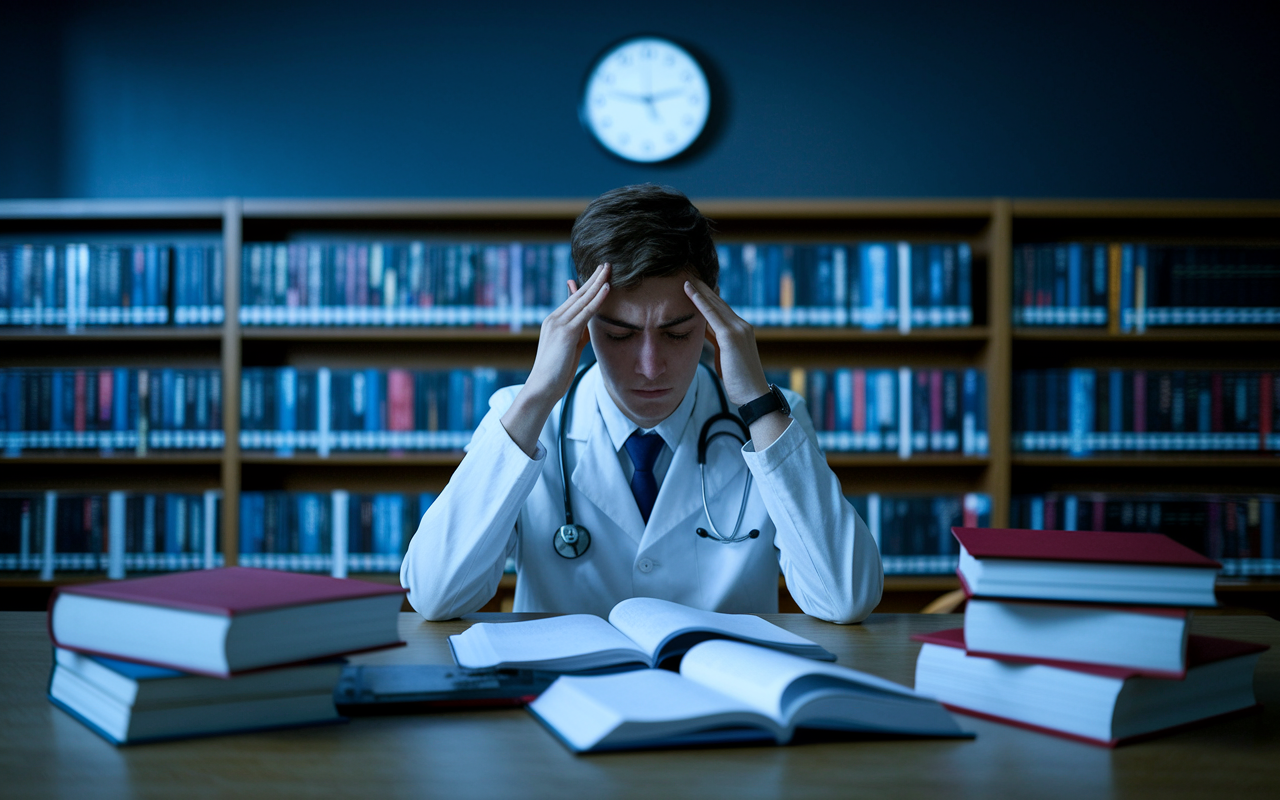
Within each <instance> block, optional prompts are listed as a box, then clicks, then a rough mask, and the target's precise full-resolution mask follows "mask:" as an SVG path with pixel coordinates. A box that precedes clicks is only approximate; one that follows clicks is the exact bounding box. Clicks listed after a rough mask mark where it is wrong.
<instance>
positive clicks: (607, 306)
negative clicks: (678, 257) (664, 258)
mask: <svg viewBox="0 0 1280 800" xmlns="http://www.w3.org/2000/svg"><path fill="white" fill-rule="evenodd" d="M685 280H686V278H685V276H684V275H668V276H666V277H662V278H646V279H645V280H644V282H642V283H641V284H640V285H639V286H635V287H633V288H630V289H615V290H613V291H611V292H609V296H608V297H607V298H606V299H605V301H604V303H603V304H602V305H601V307H600V311H599V316H602V317H608V318H610V319H615V320H618V321H619V322H626V323H629V324H631V325H660V324H662V323H664V322H668V321H670V320H673V319H676V318H678V317H684V316H688V315H689V314H694V315H695V316H697V317H699V318H700V315H698V313H697V308H696V307H695V306H694V305H693V301H692V300H690V299H689V296H688V295H687V294H685V293H684V282H685Z"/></svg>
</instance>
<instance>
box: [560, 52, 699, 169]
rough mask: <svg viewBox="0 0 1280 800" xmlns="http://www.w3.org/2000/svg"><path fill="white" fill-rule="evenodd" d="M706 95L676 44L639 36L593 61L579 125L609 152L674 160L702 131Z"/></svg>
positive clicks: (694, 69)
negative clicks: (583, 126)
mask: <svg viewBox="0 0 1280 800" xmlns="http://www.w3.org/2000/svg"><path fill="white" fill-rule="evenodd" d="M710 110H711V93H710V89H709V87H708V86H707V76H706V75H705V74H704V73H703V71H702V67H701V66H699V65H698V62H697V61H696V60H695V59H694V58H693V56H691V55H689V53H688V52H687V51H686V50H685V49H684V48H682V47H680V46H679V45H676V44H673V43H672V42H670V41H668V40H666V39H660V38H658V37H655V36H641V37H636V38H634V39H627V40H626V41H624V42H622V43H620V44H618V45H616V46H615V47H613V48H612V49H610V50H609V51H608V52H607V53H605V54H604V55H603V56H601V57H600V59H599V60H598V61H596V63H595V65H594V66H592V68H591V73H590V74H589V75H588V76H587V84H586V88H585V89H584V90H583V95H582V109H581V114H582V123H583V124H584V125H586V127H587V130H589V131H591V134H592V135H593V136H595V137H596V139H597V140H598V141H599V142H600V144H602V145H604V147H605V149H607V150H608V151H609V152H611V153H613V154H615V155H617V156H621V157H622V158H625V159H627V160H628V161H639V162H643V163H653V162H655V161H665V160H666V159H668V158H672V157H673V156H676V155H679V154H680V153H683V152H684V151H685V150H687V149H688V148H689V145H691V144H693V143H694V142H695V141H696V140H697V138H698V136H699V134H701V133H702V131H703V129H704V128H706V126H707V117H708V115H709V113H710Z"/></svg>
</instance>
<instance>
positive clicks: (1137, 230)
mask: <svg viewBox="0 0 1280 800" xmlns="http://www.w3.org/2000/svg"><path fill="white" fill-rule="evenodd" d="M585 202H586V201H585V200H533V199H531V200H463V201H448V200H431V201H423V200H289V199H252V198H246V199H238V198H230V199H219V200H136V201H135V200H101V201H99V200H49V201H3V202H0V237H7V239H8V240H10V241H16V240H17V238H21V237H28V238H30V239H33V240H35V239H39V238H40V237H64V238H65V237H68V236H85V237H91V236H114V237H122V236H128V237H134V238H136V239H139V240H143V239H148V238H156V237H160V238H163V237H165V236H171V235H193V234H198V235H207V236H216V237H219V238H220V240H221V242H222V245H223V252H224V257H223V268H224V270H225V277H224V281H223V287H224V288H223V302H224V307H225V315H224V322H222V323H221V324H219V325H205V326H185V327H173V326H161V327H152V328H96V327H88V328H80V329H79V330H77V331H75V332H74V333H69V332H64V331H60V330H57V329H50V328H0V341H3V344H4V346H3V347H0V351H3V355H0V367H57V366H68V367H69V366H77V367H95V366H99V367H107V366H111V367H120V366H134V367H158V366H165V365H173V366H179V365H180V366H184V367H216V368H219V369H220V370H221V373H222V387H223V389H222V392H223V394H222V402H223V408H224V409H229V410H236V409H239V408H240V396H239V394H240V388H241V384H240V377H241V375H242V374H243V370H245V369H248V368H252V367H281V366H292V367H299V368H306V367H319V366H327V367H332V368H343V367H350V368H354V367H364V366H377V367H381V368H412V369H447V368H456V367H465V366H470V365H473V364H481V363H482V364H485V365H491V366H495V367H498V368H512V369H516V368H524V369H527V368H528V366H529V365H531V364H532V361H533V357H534V353H535V352H536V346H537V327H536V325H535V326H525V327H523V328H521V329H520V330H518V331H512V330H509V329H507V328H506V327H502V328H495V327H485V328H481V327H409V326H395V325H364V326H349V327H336V326H335V327H317V326H306V325H304V326H259V325H253V326H250V325H242V324H241V322H240V315H239V313H238V310H239V308H240V289H241V286H240V275H241V256H242V248H243V246H245V245H251V244H254V243H265V242H276V241H285V240H289V239H292V238H296V237H319V238H322V239H342V238H349V239H361V240H369V239H371V238H377V237H383V238H400V239H407V238H411V237H418V238H426V239H435V240H465V241H475V242H486V241H491V242H503V241H522V242H532V243H538V242H559V241H565V240H567V238H568V233H569V229H570V226H571V224H572V221H573V219H574V218H575V217H576V215H577V214H578V213H579V211H580V210H581V209H582V207H583V206H584V204H585ZM698 205H699V208H700V209H702V211H703V212H704V213H705V214H707V215H708V216H709V217H711V218H712V219H713V220H715V221H716V227H717V230H718V233H717V241H719V242H742V241H752V242H786V243H793V244H806V243H812V244H820V243H831V242H850V243H853V242H868V241H883V242H896V241H910V242H913V243H916V242H918V243H930V242H964V243H967V244H968V246H969V247H970V248H971V250H972V259H973V261H972V264H973V266H972V308H973V324H972V325H970V326H967V327H953V328H913V329H912V330H911V331H910V332H909V333H905V334H904V333H900V332H898V331H897V330H896V329H892V328H882V329H879V330H864V329H860V328H853V327H842V328H833V327H765V326H759V325H758V326H757V339H758V341H759V346H760V352H761V357H762V359H763V361H764V364H765V367H766V369H790V368H794V367H804V368H831V367H836V366H841V365H850V364H856V365H858V366H864V367H868V368H873V367H882V368H897V367H899V366H902V365H911V366H924V367H936V368H979V369H982V370H984V371H985V374H986V380H987V391H986V403H987V406H986V412H987V419H988V421H989V423H988V428H989V454H988V455H985V456H982V457H965V456H961V455H952V454H946V453H919V454H915V455H913V456H912V457H911V458H907V459H903V458H899V457H898V456H897V455H895V454H893V453H855V452H832V453H830V454H829V456H828V460H829V463H830V464H831V466H832V468H833V469H834V470H835V472H836V474H837V475H838V476H839V477H840V479H841V481H842V482H843V484H844V486H845V488H846V491H847V492H849V493H857V492H864V493H865V492H882V493H911V492H916V493H930V492H956V493H963V492H982V493H986V494H988V495H989V496H990V497H991V500H992V513H991V519H992V524H994V525H1004V524H1006V523H1007V520H1008V519H1009V509H1010V498H1011V497H1012V496H1013V495H1014V494H1022V493H1028V492H1053V491H1077V490H1078V491H1085V490H1089V489H1094V490H1096V489H1098V488H1100V486H1101V487H1107V488H1111V487H1116V486H1119V487H1123V488H1125V489H1126V490H1132V491H1154V490H1160V491H1202V492H1203V491H1223V490H1227V489H1230V490H1231V491H1236V492H1240V491H1257V492H1266V491H1272V492H1274V487H1275V486H1276V485H1277V478H1280V459H1277V458H1274V457H1269V456H1266V455H1262V454H1231V453H1214V454H1192V453H1185V454H1116V455H1110V454H1107V455H1098V456H1093V457H1091V458H1087V459H1081V458H1071V457H1069V456H1065V455H1051V454H1043V453H1038V454H1032V453H1015V452H1014V451H1013V447H1012V440H1011V435H1012V431H1011V429H1010V419H1011V416H1012V402H1013V401H1012V395H1013V386H1012V379H1013V375H1014V371H1015V370H1017V369H1022V368H1047V367H1055V368H1071V367H1080V366H1088V367H1127V368H1132V367H1145V368H1155V366H1158V365H1161V364H1166V365H1179V366H1181V367H1188V368H1198V367H1205V368H1208V367H1216V366H1220V365H1223V364H1227V365H1229V366H1230V367H1231V368H1240V369H1246V368H1275V367H1280V358H1278V357H1277V356H1276V355H1275V351H1276V345H1277V343H1280V331H1278V330H1276V329H1275V328H1261V327H1260V328H1240V327H1233V328H1160V329H1151V330H1147V331H1146V332H1144V333H1141V334H1136V333H1126V334H1117V333H1109V332H1108V331H1107V329H1105V328H1101V329H1088V328H1066V327H1061V328H1050V327H1015V326H1014V325H1013V324H1012V292H1013V276H1012V264H1013V249H1014V247H1015V245H1016V244H1018V243H1019V242H1042V241H1069V240H1077V239H1086V240H1114V239H1124V240H1137V239H1141V240H1143V241H1151V242H1157V243H1172V244H1186V243H1190V244H1211V245H1212V244H1224V243H1227V244H1266V245H1273V246H1275V245H1280V203H1276V202H1253V201H1083V200H1081V201H1075V200H1070V201H1067V200H1061V201H1060V200H1018V199H1014V200H1009V199H1000V198H997V199H962V200H706V201H699V202H698ZM15 237H17V238H15ZM222 425H223V432H224V434H225V445H224V447H223V449H222V450H221V451H220V452H213V453H210V452H203V453H202V452H178V453H158V452H152V453H150V454H148V455H146V456H141V457H139V456H134V455H131V454H128V453H120V454H116V455H112V456H100V455H95V454H92V453H88V454H83V453H82V454H72V455H58V454H48V455H41V454H33V453H29V452H28V453H25V454H23V455H21V456H19V457H16V458H0V488H3V489H4V490H45V489H64V490H73V489H102V490H106V489H137V490H141V489H144V488H147V489H154V490H157V491H175V492H177V491H183V492H187V491H190V492H198V491H205V490H209V489H218V490H221V492H222V512H221V545H220V547H221V553H222V555H223V557H224V559H225V562H226V563H228V564H232V563H235V562H236V556H237V553H238V552H239V531H238V519H239V501H240V495H241V492H243V491H270V490H289V491H329V490H332V489H336V488H341V489H347V490H350V491H353V492H357V491H367V492H372V491H396V492H423V491H427V492H431V491H439V490H440V489H442V488H443V486H444V485H445V483H446V482H447V481H448V479H449V476H450V474H451V473H452V470H453V468H454V467H455V466H456V465H457V463H458V461H459V460H460V455H459V454H458V453H453V452H408V453H404V454H383V453H376V452H334V453H331V454H330V455H329V456H328V457H320V456H318V455H315V454H306V453H298V454H296V455H293V456H290V457H282V456H276V455H274V454H272V453H271V452H270V451H253V452H245V451H242V450H241V447H240V435H239V434H240V415H239V413H224V414H223V415H222ZM104 467H108V468H107V469H104ZM377 577H378V579H380V580H393V579H394V576H391V575H381V576H377ZM81 578H82V576H78V575H74V574H67V575H65V576H61V575H60V576H58V577H57V578H56V579H55V582H57V581H62V580H79V579H81ZM504 581H505V582H504V584H503V587H504V588H503V589H502V590H501V591H503V592H509V591H510V588H511V587H510V584H511V583H512V581H511V579H510V578H506V579H504ZM1228 583H1230V585H1231V586H1232V589H1231V593H1232V596H1233V597H1242V596H1244V595H1249V594H1250V592H1268V591H1269V587H1270V586H1272V585H1274V584H1273V582H1268V581H1259V580H1248V581H1243V582H1240V581H1231V582H1228ZM48 585H49V584H48V582H47V581H46V582H42V581H39V580H38V579H35V578H31V577H27V576H17V575H8V576H4V577H3V578H2V579H0V589H4V590H6V591H7V590H9V589H14V588H18V589H39V588H42V587H43V588H47V586H48ZM955 586H956V584H955V581H954V579H953V578H950V577H946V576H928V575H923V576H891V577H889V578H888V579H887V580H886V606H885V609H886V610H910V609H907V608H902V607H901V603H902V602H909V603H915V600H916V599H918V597H926V599H927V596H929V595H936V594H937V593H940V592H945V591H948V590H950V589H953V588H955ZM1242 587H1243V588H1242ZM895 597H896V598H897V600H895V599H894V598H895ZM500 601H501V598H496V599H495V603H499V605H498V606H495V609H496V608H497V607H500ZM784 605H785V603H784ZM919 605H923V603H919Z"/></svg>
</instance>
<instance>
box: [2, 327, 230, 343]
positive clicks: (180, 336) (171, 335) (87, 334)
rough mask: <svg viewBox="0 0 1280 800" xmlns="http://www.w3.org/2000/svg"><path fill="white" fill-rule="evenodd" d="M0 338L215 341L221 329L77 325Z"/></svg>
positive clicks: (10, 332)
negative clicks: (72, 327) (77, 328)
mask: <svg viewBox="0 0 1280 800" xmlns="http://www.w3.org/2000/svg"><path fill="white" fill-rule="evenodd" d="M0 337H2V339H3V340H4V341H11V342H20V343H34V342H39V343H46V342H48V343H59V344H74V343H76V342H153V341H155V340H157V339H164V340H179V341H184V342H218V341H220V340H221V339H222V329H221V328H204V327H200V328H196V327H189V328H188V327H170V326H167V325H166V326H160V325H156V326H152V327H149V328H96V327H94V328H81V329H79V330H76V331H74V332H68V331H66V330H65V329H64V330H62V331H58V330H57V329H56V328H53V329H51V328H44V329H41V328H33V329H22V328H18V329H12V330H5V331H4V333H3V334H0Z"/></svg>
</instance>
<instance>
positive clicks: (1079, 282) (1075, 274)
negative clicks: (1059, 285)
mask: <svg viewBox="0 0 1280 800" xmlns="http://www.w3.org/2000/svg"><path fill="white" fill-rule="evenodd" d="M1083 259H1084V248H1083V246H1082V245H1080V244H1079V243H1072V244H1069V245H1067V308H1068V309H1069V310H1068V311H1067V324H1069V325H1079V324H1080V323H1081V322H1084V313H1083V309H1084V301H1083V300H1082V299H1081V290H1082V289H1084V283H1083V281H1084V273H1083V271H1082V269H1083Z"/></svg>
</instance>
